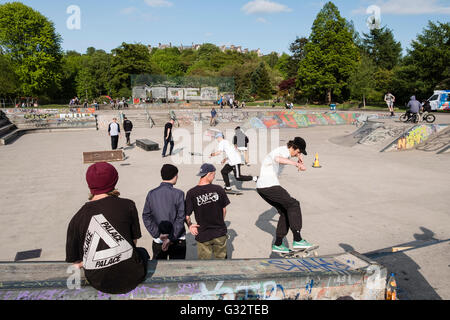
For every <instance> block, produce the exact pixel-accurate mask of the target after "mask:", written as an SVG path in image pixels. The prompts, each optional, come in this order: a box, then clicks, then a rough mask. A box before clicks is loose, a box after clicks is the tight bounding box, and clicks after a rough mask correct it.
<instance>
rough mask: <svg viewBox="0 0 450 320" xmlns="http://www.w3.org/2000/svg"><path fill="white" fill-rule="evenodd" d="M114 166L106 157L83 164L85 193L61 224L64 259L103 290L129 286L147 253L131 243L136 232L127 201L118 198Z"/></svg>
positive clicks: (139, 277)
mask: <svg viewBox="0 0 450 320" xmlns="http://www.w3.org/2000/svg"><path fill="white" fill-rule="evenodd" d="M118 180H119V174H118V173H117V170H116V169H115V168H114V167H113V166H112V165H110V164H109V163H106V162H99V163H96V164H93V165H91V166H90V167H89V169H88V170H87V173H86V181H87V184H88V186H89V189H90V192H91V195H90V197H89V202H87V203H86V204H85V205H84V206H83V207H82V208H81V209H80V210H79V211H78V212H77V213H76V214H75V216H74V217H73V218H72V220H71V221H70V223H69V227H68V229H67V241H66V262H68V263H72V264H74V265H75V266H76V267H77V268H83V269H84V274H85V276H86V279H87V280H88V281H89V283H90V284H91V286H92V287H94V288H95V289H97V290H99V291H101V292H104V293H109V294H125V293H128V292H130V291H132V290H134V289H135V288H136V287H137V286H138V285H139V284H140V283H141V282H143V281H144V280H145V278H146V276H147V263H148V260H149V259H150V256H149V254H148V252H147V250H145V249H144V248H137V247H136V245H137V240H138V239H140V238H141V236H142V235H141V230H140V226H139V217H138V212H137V209H136V205H135V203H134V202H133V201H131V200H128V199H122V198H119V196H120V192H119V191H117V190H116V189H115V186H116V184H117V182H118Z"/></svg>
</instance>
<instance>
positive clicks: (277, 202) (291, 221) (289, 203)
mask: <svg viewBox="0 0 450 320" xmlns="http://www.w3.org/2000/svg"><path fill="white" fill-rule="evenodd" d="M257 192H258V194H259V195H260V196H261V197H262V198H263V199H264V200H265V201H266V202H267V203H269V204H270V205H271V206H273V207H275V209H277V211H278V213H279V214H280V219H279V220H278V225H277V231H276V237H277V239H283V238H284V237H286V235H287V234H288V232H289V229H291V231H292V233H293V234H294V241H301V240H302V238H301V233H300V232H301V230H302V210H301V208H300V202H298V201H297V200H296V199H294V198H292V197H291V196H290V195H289V193H288V192H287V191H286V190H285V189H283V188H282V187H281V186H274V187H270V188H264V189H257ZM276 245H281V243H278V244H276Z"/></svg>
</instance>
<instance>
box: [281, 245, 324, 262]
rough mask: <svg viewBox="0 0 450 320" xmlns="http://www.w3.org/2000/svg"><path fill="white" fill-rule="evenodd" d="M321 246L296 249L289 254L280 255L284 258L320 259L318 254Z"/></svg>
mask: <svg viewBox="0 0 450 320" xmlns="http://www.w3.org/2000/svg"><path fill="white" fill-rule="evenodd" d="M317 249H319V246H312V247H311V248H308V249H295V250H291V251H290V252H289V253H280V254H281V255H282V256H283V258H287V259H289V258H309V257H313V256H314V257H318V256H319V253H318V252H317Z"/></svg>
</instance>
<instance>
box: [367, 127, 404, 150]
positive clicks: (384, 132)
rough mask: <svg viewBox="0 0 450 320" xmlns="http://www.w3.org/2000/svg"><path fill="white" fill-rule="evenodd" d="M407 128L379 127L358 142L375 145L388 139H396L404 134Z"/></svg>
mask: <svg viewBox="0 0 450 320" xmlns="http://www.w3.org/2000/svg"><path fill="white" fill-rule="evenodd" d="M404 132H405V129H404V128H403V127H390V126H382V127H378V128H376V129H375V130H373V132H371V133H370V134H368V135H367V136H365V137H363V138H362V139H361V140H360V141H359V142H358V143H359V144H364V145H375V144H379V143H382V142H384V141H386V140H387V139H394V138H397V137H399V136H401V135H403V134H404Z"/></svg>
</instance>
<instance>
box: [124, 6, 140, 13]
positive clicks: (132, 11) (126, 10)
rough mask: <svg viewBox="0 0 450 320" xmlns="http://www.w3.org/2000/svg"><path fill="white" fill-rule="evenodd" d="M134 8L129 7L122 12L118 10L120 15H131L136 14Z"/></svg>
mask: <svg viewBox="0 0 450 320" xmlns="http://www.w3.org/2000/svg"><path fill="white" fill-rule="evenodd" d="M136 10H137V9H136V8H135V7H129V8H124V9H122V10H120V13H121V14H132V13H134V12H136Z"/></svg>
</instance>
